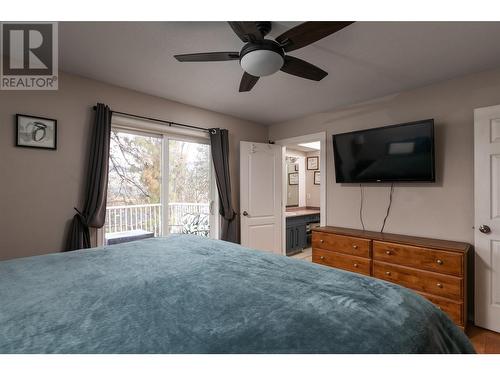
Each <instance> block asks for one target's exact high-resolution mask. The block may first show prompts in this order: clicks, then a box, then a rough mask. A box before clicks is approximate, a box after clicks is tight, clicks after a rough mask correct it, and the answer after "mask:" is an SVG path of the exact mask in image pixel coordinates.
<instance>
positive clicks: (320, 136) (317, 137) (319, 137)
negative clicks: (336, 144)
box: [275, 131, 328, 255]
mask: <svg viewBox="0 0 500 375" xmlns="http://www.w3.org/2000/svg"><path fill="white" fill-rule="evenodd" d="M317 141H319V142H320V147H321V149H320V152H319V160H320V161H319V165H320V171H321V185H320V212H321V215H320V225H321V226H325V225H326V223H327V220H326V215H327V214H326V211H327V210H326V182H327V181H328V180H327V173H328V168H327V161H326V131H323V132H318V133H312V134H306V135H301V136H298V137H292V138H285V139H280V140H278V141H275V143H276V144H278V145H281V146H284V147H285V148H286V146H287V145H295V144H297V143H307V142H317ZM306 162H307V161H306ZM283 165H285V152H283ZM286 181H287V176H286V170H285V168H283V193H282V194H283V195H282V196H283V197H286V196H287V192H286V187H287V183H286ZM285 211H286V201H285V199H283V201H282V214H283V220H282V224H281V225H282V238H283V239H282V246H281V247H282V254H283V255H286V230H285V229H286V216H285Z"/></svg>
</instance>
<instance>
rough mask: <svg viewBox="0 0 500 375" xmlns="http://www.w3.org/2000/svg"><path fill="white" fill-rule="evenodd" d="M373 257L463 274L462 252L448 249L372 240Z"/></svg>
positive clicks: (448, 272)
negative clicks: (453, 251)
mask: <svg viewBox="0 0 500 375" xmlns="http://www.w3.org/2000/svg"><path fill="white" fill-rule="evenodd" d="M373 259H374V260H380V261H383V262H386V263H395V264H400V265H402V266H407V267H415V268H420V269H423V270H428V271H434V272H439V273H446V274H448V275H455V276H463V256H462V254H457V253H452V252H450V251H442V250H433V249H426V248H423V247H417V246H409V245H400V244H395V243H390V242H381V241H373Z"/></svg>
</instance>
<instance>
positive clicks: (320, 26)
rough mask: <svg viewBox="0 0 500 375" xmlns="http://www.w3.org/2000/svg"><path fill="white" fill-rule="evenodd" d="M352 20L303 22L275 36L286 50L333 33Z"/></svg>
mask: <svg viewBox="0 0 500 375" xmlns="http://www.w3.org/2000/svg"><path fill="white" fill-rule="evenodd" d="M352 23H354V22H341V21H332V22H304V23H301V24H300V25H298V26H295V27H293V28H291V29H290V30H288V31H285V32H284V33H283V34H281V35H280V36H278V37H277V38H276V41H277V42H278V43H279V44H281V45H282V46H283V49H284V50H285V51H286V52H290V51H294V50H296V49H299V48H302V47H305V46H307V45H309V44H311V43H314V42H317V41H318V40H320V39H323V38H324V37H326V36H328V35H330V34H333V33H335V32H337V31H339V30H342V29H343V28H344V27H347V26H349V25H350V24H352Z"/></svg>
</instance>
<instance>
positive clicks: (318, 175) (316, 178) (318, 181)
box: [313, 171, 321, 185]
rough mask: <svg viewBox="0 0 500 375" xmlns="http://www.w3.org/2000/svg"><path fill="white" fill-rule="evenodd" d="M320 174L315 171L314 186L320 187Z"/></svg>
mask: <svg viewBox="0 0 500 375" xmlns="http://www.w3.org/2000/svg"><path fill="white" fill-rule="evenodd" d="M320 173H321V172H320V171H315V172H314V182H313V183H314V185H321V174H320Z"/></svg>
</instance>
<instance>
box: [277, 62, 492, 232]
mask: <svg viewBox="0 0 500 375" xmlns="http://www.w3.org/2000/svg"><path fill="white" fill-rule="evenodd" d="M496 104H500V69H498V70H494V71H489V72H483V73H479V74H474V75H470V76H467V77H463V78H459V79H454V80H450V81H446V82H443V83H439V84H434V85H432V86H428V87H424V88H419V89H415V90H412V91H407V92H403V93H400V94H397V95H392V96H388V97H385V98H381V99H379V100H375V101H371V102H369V103H364V104H360V105H357V106H352V107H350V108H347V109H344V110H338V111H332V112H329V113H319V114H315V115H311V116H307V117H304V118H300V119H297V120H294V121H289V122H286V123H281V124H275V125H273V126H271V128H270V139H273V140H279V139H283V138H290V137H294V136H299V135H304V134H309V133H315V132H318V131H325V130H326V131H327V165H326V166H325V165H324V164H323V165H322V177H323V178H322V180H323V181H322V182H324V180H325V179H324V176H325V174H324V172H325V171H327V172H328V176H327V181H326V183H327V223H328V225H338V226H345V227H351V228H360V227H361V224H360V221H359V212H358V210H359V201H360V192H359V186H357V185H349V184H342V185H341V184H336V183H335V179H334V168H333V151H332V140H331V135H332V134H333V133H337V132H338V133H341V132H347V131H350V130H356V129H365V128H371V127H377V126H384V125H390V124H396V123H401V122H407V121H414V120H420V119H426V118H434V119H435V123H436V128H435V132H436V158H437V162H436V169H437V182H436V183H433V184H430V183H421V184H417V183H412V184H410V183H406V184H404V183H399V184H396V187H395V191H394V199H393V206H392V211H391V216H390V217H389V219H388V221H387V225H386V231H387V232H394V233H402V234H410V235H419V236H429V237H435V238H444V239H453V240H462V241H468V242H472V241H473V229H472V226H473V219H474V196H473V188H474V176H473V126H474V120H473V109H474V108H478V107H484V106H489V105H496ZM388 192H389V187H388V185H387V184H381V185H373V184H372V185H370V186H368V187H366V188H365V208H364V218H365V224H366V227H367V229H370V230H380V227H381V225H382V220H383V217H384V214H385V210H386V207H387V202H388Z"/></svg>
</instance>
